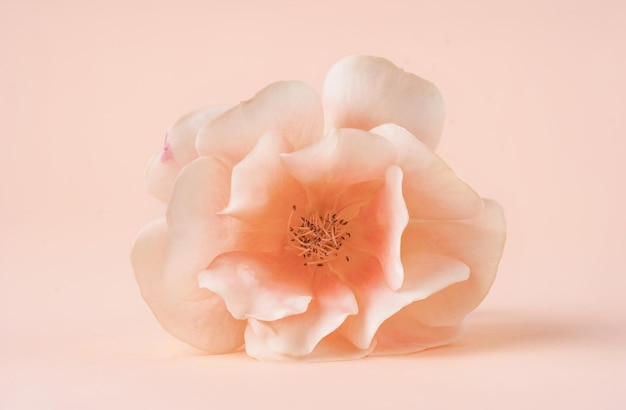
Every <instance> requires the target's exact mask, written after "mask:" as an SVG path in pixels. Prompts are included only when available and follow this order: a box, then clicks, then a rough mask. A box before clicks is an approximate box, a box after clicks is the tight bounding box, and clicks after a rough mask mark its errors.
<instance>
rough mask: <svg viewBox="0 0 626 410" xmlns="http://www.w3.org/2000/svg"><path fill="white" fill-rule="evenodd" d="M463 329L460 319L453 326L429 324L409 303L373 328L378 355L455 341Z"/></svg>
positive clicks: (404, 351)
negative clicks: (415, 313)
mask: <svg viewBox="0 0 626 410" xmlns="http://www.w3.org/2000/svg"><path fill="white" fill-rule="evenodd" d="M464 329H465V325H464V324H462V323H460V324H458V325H453V326H429V325H426V324H424V323H421V322H420V321H419V320H418V319H416V318H415V316H414V315H413V310H412V309H411V305H408V306H406V307H404V308H403V309H401V310H400V311H399V312H398V313H396V314H395V315H393V316H391V317H390V318H389V319H387V320H386V321H385V322H383V324H382V325H381V326H380V328H378V331H377V332H376V336H375V340H376V349H375V350H374V352H373V353H372V355H373V356H377V355H392V354H393V355H399V354H408V353H413V352H417V351H420V350H424V349H428V348H431V347H435V346H441V345H444V344H448V343H452V342H454V341H456V340H457V339H458V338H459V337H460V336H461V335H462V334H463V331H464Z"/></svg>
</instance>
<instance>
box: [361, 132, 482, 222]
mask: <svg viewBox="0 0 626 410" xmlns="http://www.w3.org/2000/svg"><path fill="white" fill-rule="evenodd" d="M371 132H372V133H375V134H378V135H381V136H383V137H384V138H386V139H387V140H389V141H390V142H391V143H392V144H393V146H394V147H395V149H396V152H397V154H398V157H397V158H398V162H397V163H398V165H399V166H400V168H402V171H403V172H404V183H403V191H404V199H405V201H406V204H407V208H408V209H409V214H410V215H411V218H417V219H461V218H469V217H471V216H474V215H476V214H478V212H480V211H481V210H482V208H483V201H482V199H481V198H480V197H479V196H478V194H476V192H474V190H472V188H471V187H469V186H468V185H467V184H466V183H465V182H463V181H461V180H460V179H459V178H458V177H457V176H456V175H455V174H454V171H452V169H450V167H449V166H448V165H447V164H446V163H445V162H444V161H443V160H442V159H441V158H440V157H439V156H438V155H437V154H435V152H434V151H433V150H431V149H430V148H428V147H427V146H426V145H425V144H423V143H422V142H421V141H419V140H418V139H416V138H415V137H414V136H413V135H411V134H410V133H409V132H408V131H407V130H405V129H404V128H402V127H399V126H397V125H394V124H385V125H381V126H379V127H376V128H374V129H372V130H371Z"/></svg>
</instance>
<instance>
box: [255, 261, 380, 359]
mask: <svg viewBox="0 0 626 410" xmlns="http://www.w3.org/2000/svg"><path fill="white" fill-rule="evenodd" d="M313 292H314V295H313V300H312V301H311V303H310V305H309V307H308V309H307V311H306V312H305V313H302V314H300V315H295V316H289V317H286V318H284V319H280V320H276V321H273V322H265V321H260V320H256V319H248V327H247V328H246V332H245V339H246V352H247V353H248V354H249V355H250V356H253V357H257V358H258V359H263V358H265V354H267V352H275V353H278V354H279V355H287V356H295V357H298V356H306V355H308V354H310V353H311V352H312V351H313V349H314V348H315V346H316V345H317V344H318V343H319V342H320V340H322V338H324V337H325V336H327V335H328V334H330V333H331V332H332V331H334V330H335V329H337V328H338V327H339V326H340V325H341V324H342V323H343V322H344V320H345V319H346V317H347V316H348V315H353V314H355V313H356V312H357V305H356V301H355V299H354V295H353V294H352V292H351V291H350V289H348V288H347V287H346V286H345V285H344V284H343V283H341V281H339V280H338V279H337V278H336V277H335V276H334V275H332V274H330V273H328V272H327V271H325V270H323V269H318V270H317V271H316V272H315V275H314V279H313ZM367 347H369V346H366V348H367ZM256 355H263V356H256ZM270 356H272V355H270Z"/></svg>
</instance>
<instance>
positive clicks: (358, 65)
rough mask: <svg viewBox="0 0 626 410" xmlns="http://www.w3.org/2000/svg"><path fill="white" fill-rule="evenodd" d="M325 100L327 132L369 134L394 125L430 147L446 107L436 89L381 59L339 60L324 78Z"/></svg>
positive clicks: (440, 128)
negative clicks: (349, 130) (354, 130)
mask: <svg viewBox="0 0 626 410" xmlns="http://www.w3.org/2000/svg"><path fill="white" fill-rule="evenodd" d="M323 100H324V116H325V119H326V124H327V127H328V128H359V129H363V130H369V129H370V128H373V127H376V126H377V125H380V124H385V123H394V124H398V125H400V126H402V127H404V128H406V129H407V130H409V131H410V132H411V134H413V135H415V136H416V137H417V138H419V139H420V140H421V141H422V142H424V144H426V145H428V146H429V147H431V148H433V149H434V148H435V147H436V146H437V143H438V142H439V138H440V136H441V130H442V129H443V118H444V111H445V107H444V103H443V99H442V98H441V94H440V93H439V90H437V87H435V85H434V84H432V83H431V82H429V81H427V80H424V79H423V78H420V77H418V76H416V75H413V74H411V73H407V72H405V71H404V70H402V69H400V68H398V67H396V66H395V65H394V64H393V63H391V62H390V61H388V60H385V59H384V58H377V57H368V56H350V57H346V58H344V59H342V60H340V61H339V62H337V63H336V64H335V65H334V66H333V67H332V68H331V69H330V71H329V72H328V75H327V76H326V80H325V82H324V91H323Z"/></svg>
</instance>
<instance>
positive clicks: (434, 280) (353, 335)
mask: <svg viewBox="0 0 626 410" xmlns="http://www.w3.org/2000/svg"><path fill="white" fill-rule="evenodd" d="M346 252H349V253H350V262H345V263H342V264H341V265H340V263H339V262H335V263H330V264H329V268H330V269H331V270H332V271H333V272H335V273H337V275H338V276H340V277H341V278H342V279H343V280H344V281H345V282H346V283H347V284H348V286H349V287H350V288H351V289H352V290H353V291H354V294H355V296H356V298H357V302H358V305H359V313H358V315H356V316H352V317H349V318H348V319H347V320H346V323H345V324H344V326H342V330H343V333H344V334H345V335H346V336H347V337H348V338H349V339H350V340H351V341H352V342H353V343H354V344H355V345H356V346H357V347H358V348H362V349H364V348H367V346H369V345H370V344H371V343H372V339H373V337H374V335H375V333H376V331H377V330H378V328H379V326H380V325H381V323H383V322H384V321H385V320H387V319H388V318H389V317H391V316H392V315H393V314H395V313H396V312H398V311H399V310H400V309H402V308H403V307H404V306H406V305H408V304H410V303H412V302H414V301H416V300H421V299H425V298H427V297H429V296H430V295H432V294H434V293H436V292H438V291H440V290H441V289H444V288H446V287H448V286H450V285H452V284H454V283H457V282H460V281H464V280H466V279H467V278H468V276H469V269H468V268H467V266H465V265H464V264H463V263H461V262H459V261H457V260H455V259H452V258H446V257H443V256H440V255H423V256H422V257H423V261H424V269H422V270H421V271H420V272H418V273H416V272H413V271H411V272H408V271H407V272H406V276H405V282H404V285H403V286H402V287H401V288H400V289H399V290H398V291H396V292H394V291H392V290H391V289H389V288H388V287H387V283H386V281H385V277H384V275H383V273H382V268H381V266H380V263H379V261H378V260H377V258H376V257H374V256H372V255H370V254H367V253H365V252H359V251H358V250H357V249H353V248H350V249H349V250H347V251H346Z"/></svg>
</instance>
